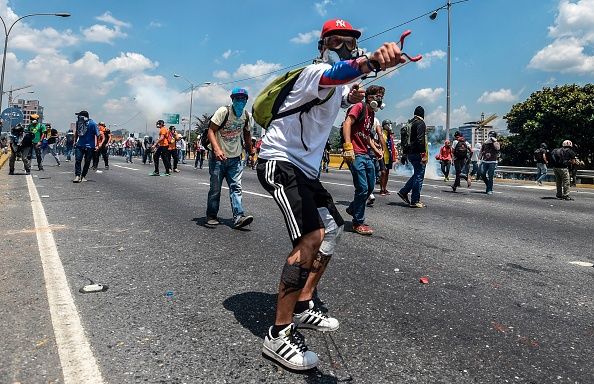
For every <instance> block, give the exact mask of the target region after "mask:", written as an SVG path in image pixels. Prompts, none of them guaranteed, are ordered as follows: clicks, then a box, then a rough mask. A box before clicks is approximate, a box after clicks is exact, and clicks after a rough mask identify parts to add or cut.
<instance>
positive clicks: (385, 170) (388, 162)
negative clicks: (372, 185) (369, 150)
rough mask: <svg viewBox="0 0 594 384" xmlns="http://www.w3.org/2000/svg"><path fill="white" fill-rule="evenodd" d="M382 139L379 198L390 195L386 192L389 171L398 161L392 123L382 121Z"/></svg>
mask: <svg viewBox="0 0 594 384" xmlns="http://www.w3.org/2000/svg"><path fill="white" fill-rule="evenodd" d="M382 137H383V141H382V145H383V147H384V148H383V149H384V156H383V158H382V159H381V163H380V169H381V171H380V173H381V175H380V196H386V195H389V194H390V191H388V179H389V177H390V170H391V169H392V168H393V167H394V163H395V162H396V161H398V150H397V149H396V145H395V143H394V133H393V132H392V122H391V121H390V120H384V121H382Z"/></svg>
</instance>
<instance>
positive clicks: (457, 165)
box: [453, 159, 468, 188]
mask: <svg viewBox="0 0 594 384" xmlns="http://www.w3.org/2000/svg"><path fill="white" fill-rule="evenodd" d="M467 168H468V160H467V159H455V160H454V169H455V170H456V179H455V180H454V185H453V187H454V188H458V187H459V186H460V179H464V180H468V174H467V173H464V170H465V169H467ZM466 172H468V171H466Z"/></svg>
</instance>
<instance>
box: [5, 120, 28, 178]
mask: <svg viewBox="0 0 594 384" xmlns="http://www.w3.org/2000/svg"><path fill="white" fill-rule="evenodd" d="M29 127H30V126H28V127H26V128H25V127H23V126H22V125H21V124H17V125H16V126H15V127H12V129H11V132H10V151H11V152H10V158H9V159H8V174H9V175H14V166H15V162H16V159H17V156H19V155H20V157H21V160H22V161H23V166H24V167H25V174H26V175H29V174H30V173H31V151H32V149H33V133H32V132H31V131H30V130H29Z"/></svg>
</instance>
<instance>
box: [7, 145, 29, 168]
mask: <svg viewBox="0 0 594 384" xmlns="http://www.w3.org/2000/svg"><path fill="white" fill-rule="evenodd" d="M10 147H11V151H12V152H11V154H10V158H9V160H8V170H9V171H10V172H14V165H15V162H16V158H17V154H18V153H19V152H20V154H21V160H23V165H24V166H25V172H30V171H31V150H32V149H33V148H32V147H31V146H29V147H21V146H16V145H12V144H10Z"/></svg>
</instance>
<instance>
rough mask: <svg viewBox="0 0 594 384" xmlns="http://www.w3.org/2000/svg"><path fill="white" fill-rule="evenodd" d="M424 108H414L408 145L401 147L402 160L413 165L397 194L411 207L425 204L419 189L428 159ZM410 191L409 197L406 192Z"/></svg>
mask: <svg viewBox="0 0 594 384" xmlns="http://www.w3.org/2000/svg"><path fill="white" fill-rule="evenodd" d="M424 119H425V110H424V109H423V107H422V106H420V105H419V106H418V107H416V108H415V112H414V116H413V119H412V122H411V128H410V145H409V146H408V147H407V148H403V152H404V156H403V157H404V160H403V161H402V163H403V164H406V162H407V161H410V163H411V164H412V166H413V175H412V176H411V177H410V179H408V181H407V182H406V184H405V185H404V187H402V189H400V191H398V196H399V197H400V198H401V199H402V200H403V201H404V202H405V203H407V204H409V206H410V207H411V208H423V207H424V206H425V204H423V203H422V202H421V190H422V189H423V180H424V178H425V167H426V165H427V160H428V155H427V154H428V153H429V149H428V141H427V126H426V125H425V120H424ZM411 191H412V195H411V199H410V200H409V198H408V194H409V192H411Z"/></svg>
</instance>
